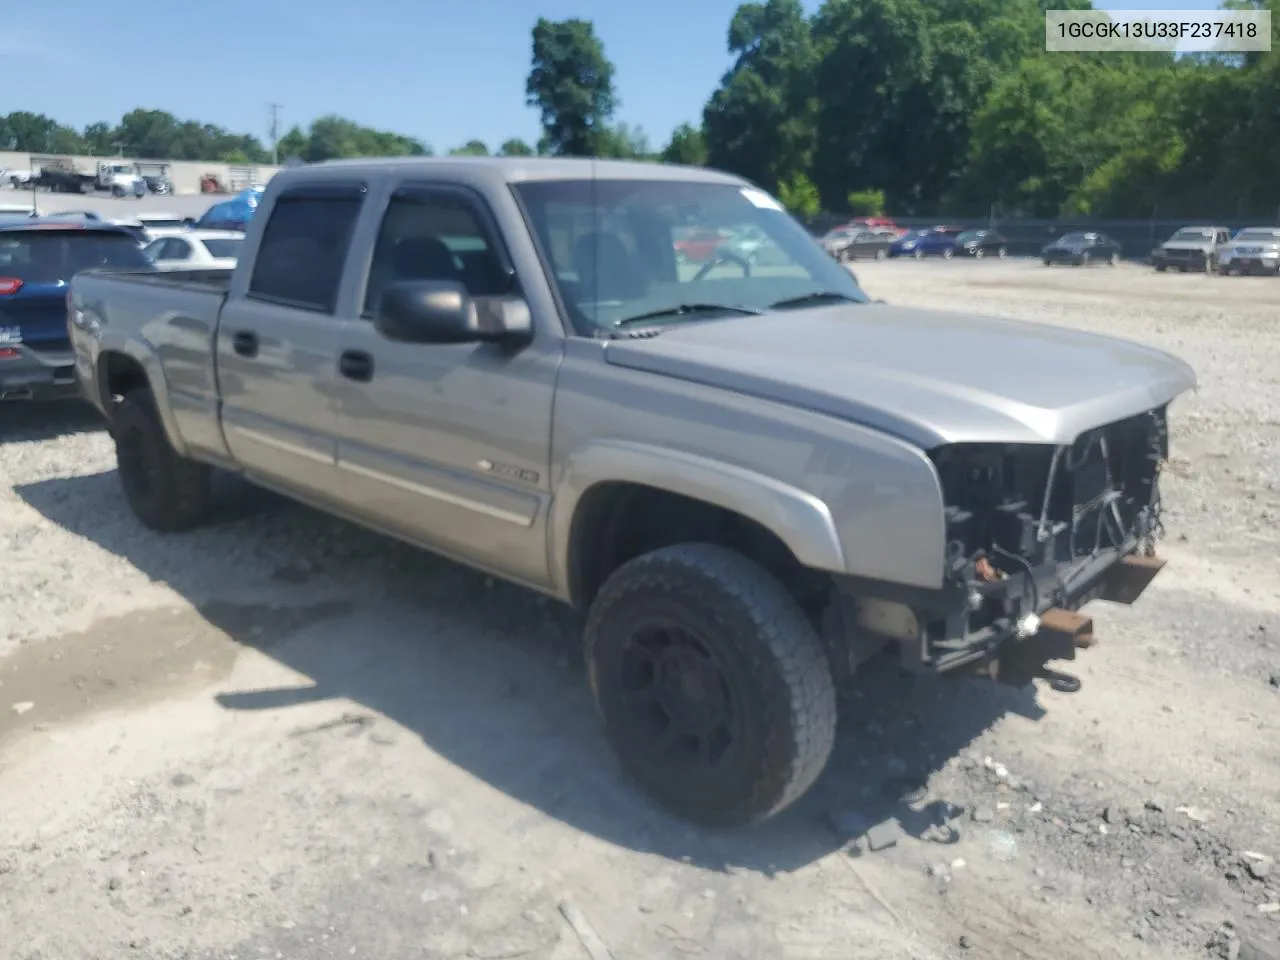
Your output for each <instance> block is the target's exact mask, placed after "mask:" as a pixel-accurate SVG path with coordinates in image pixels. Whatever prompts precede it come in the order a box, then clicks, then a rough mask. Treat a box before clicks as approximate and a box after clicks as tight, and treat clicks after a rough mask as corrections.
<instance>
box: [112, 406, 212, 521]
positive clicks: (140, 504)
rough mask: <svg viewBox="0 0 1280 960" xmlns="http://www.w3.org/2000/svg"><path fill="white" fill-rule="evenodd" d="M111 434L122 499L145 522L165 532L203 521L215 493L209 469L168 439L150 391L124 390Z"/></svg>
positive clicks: (114, 417) (116, 409) (114, 415)
mask: <svg viewBox="0 0 1280 960" xmlns="http://www.w3.org/2000/svg"><path fill="white" fill-rule="evenodd" d="M111 436H112V439H114V440H115V444H116V466H117V470H118V472H119V474H120V485H121V487H123V488H124V497H125V500H126V501H127V502H128V504H129V509H131V510H132V511H133V513H134V515H135V516H137V518H138V519H139V520H141V521H142V523H143V524H144V525H146V526H148V527H150V528H151V529H152V530H160V531H163V532H166V533H169V532H177V531H181V530H191V529H193V528H195V527H197V526H199V525H200V524H201V523H203V522H204V520H205V519H206V518H207V516H208V514H209V507H210V504H211V501H212V496H213V494H212V473H213V472H212V470H211V469H210V468H209V467H207V466H205V465H204V464H203V463H197V462H196V461H194V460H188V459H187V458H186V457H184V456H182V455H181V454H179V453H178V451H176V450H175V449H174V448H173V446H172V444H170V443H169V437H168V435H167V434H166V433H165V430H164V424H163V423H162V422H161V420H160V412H159V411H158V410H157V409H156V402H155V397H154V396H153V395H152V393H151V391H150V390H148V389H145V388H142V389H137V390H131V391H129V392H128V393H127V394H125V395H124V398H123V399H122V400H121V401H120V403H119V404H118V405H117V406H116V408H115V411H114V414H113V416H112V418H111Z"/></svg>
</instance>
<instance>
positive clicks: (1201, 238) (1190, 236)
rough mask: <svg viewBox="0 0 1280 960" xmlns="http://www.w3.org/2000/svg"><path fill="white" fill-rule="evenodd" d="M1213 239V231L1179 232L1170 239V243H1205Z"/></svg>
mask: <svg viewBox="0 0 1280 960" xmlns="http://www.w3.org/2000/svg"><path fill="white" fill-rule="evenodd" d="M1212 239H1213V231H1212V230H1179V231H1178V232H1177V233H1175V234H1174V235H1173V236H1172V237H1170V238H1169V242H1170V243H1203V242H1205V241H1206V240H1212Z"/></svg>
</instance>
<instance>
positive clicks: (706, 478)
mask: <svg viewBox="0 0 1280 960" xmlns="http://www.w3.org/2000/svg"><path fill="white" fill-rule="evenodd" d="M747 228H755V229H758V230H759V231H760V232H761V233H763V235H764V237H765V240H764V243H765V245H766V246H767V248H768V249H767V250H765V249H762V250H761V254H762V255H761V256H760V257H759V262H760V263H768V264H769V266H768V267H763V266H756V265H753V264H752V263H751V262H749V261H748V260H747V259H746V258H744V257H741V256H740V255H738V254H736V253H734V252H733V251H732V250H730V249H728V248H727V247H722V248H719V249H718V250H717V252H716V253H715V254H714V256H713V257H712V258H711V259H709V260H707V261H705V262H687V260H685V261H682V260H681V258H680V257H678V255H677V251H676V239H677V238H678V237H681V236H684V235H685V234H687V233H688V232H689V231H690V230H694V231H708V232H710V231H723V232H725V233H728V234H732V233H738V232H741V231H742V230H744V229H747ZM766 253H767V256H765V255H764V254H766ZM68 319H69V327H70V330H71V334H72V338H73V342H74V351H75V357H76V369H77V372H78V376H79V380H80V383H81V385H82V388H83V390H84V391H85V395H86V396H87V398H88V399H89V400H90V401H91V402H92V403H93V404H95V405H96V406H97V407H98V409H99V410H100V411H101V412H102V413H103V414H104V415H105V416H106V417H107V419H108V422H109V425H110V431H111V434H112V436H113V438H114V442H115V447H116V457H117V463H118V466H119V476H120V482H121V485H122V488H123V493H124V496H125V498H126V500H127V502H128V504H129V506H130V507H131V508H132V510H133V512H134V513H135V514H136V515H137V517H138V518H139V519H140V520H141V522H142V523H144V524H145V525H147V526H149V527H151V528H154V529H156V530H162V531H182V530H187V529H190V528H192V527H195V526H196V525H197V524H200V523H202V522H203V521H205V520H206V518H207V517H208V515H209V504H210V479H211V471H212V470H214V469H217V468H223V469H226V470H231V471H237V472H239V473H240V474H242V475H244V476H246V477H248V478H249V479H251V480H253V481H255V482H257V483H259V484H262V485H264V486H266V487H269V488H273V489H275V490H277V491H281V492H283V493H285V494H287V495H290V496H292V497H295V498H297V499H298V500H300V501H304V502H306V503H310V504H313V505H316V506H318V507H320V508H321V509H324V510H326V511H329V512H331V513H334V514H337V515H339V516H342V517H346V518H348V519H350V520H353V521H355V522H357V523H360V524H364V525H366V526H368V527H370V528H373V529H376V530H379V531H383V532H385V533H388V534H391V535H393V536H396V537H400V538H402V539H404V540H406V541H409V542H412V543H414V544H418V545H421V546H422V547H425V548H428V549H430V550H433V551H436V552H438V553H441V554H444V555H446V556H448V557H452V558H454V559H456V560H459V561H462V562H464V563H466V564H470V565H472V566H474V567H476V568H479V569H481V570H484V571H487V572H489V573H491V574H494V575H497V576H500V577H503V578H506V579H507V580H510V581H513V582H516V583H519V584H523V585H525V586H527V587H529V588H531V589H533V590H536V591H541V592H543V593H545V594H548V595H550V596H552V597H555V598H557V599H559V600H561V601H564V602H566V603H569V604H572V605H574V606H575V607H577V608H580V609H583V610H585V611H586V612H587V615H586V620H585V636H584V648H585V657H586V662H587V667H588V670H587V673H588V677H589V682H590V688H591V691H592V694H593V696H594V698H595V701H596V704H597V706H598V708H599V711H600V713H601V715H602V719H603V725H604V730H605V734H606V736H607V738H608V740H609V742H610V744H611V745H612V747H613V748H614V750H615V752H616V754H617V755H618V757H619V759H620V761H621V762H622V765H623V766H624V768H625V769H626V770H627V771H628V772H629V773H630V774H631V775H632V776H633V777H634V779H635V780H636V781H638V783H639V784H640V785H641V786H642V787H643V788H644V789H645V790H646V791H647V792H648V793H649V794H650V795H651V796H652V797H654V798H656V799H657V800H658V801H659V802H661V803H662V804H664V805H665V806H666V807H667V808H669V809H671V810H673V811H675V812H676V813H678V814H679V815H681V816H683V817H685V818H688V819H690V820H693V821H697V822H702V823H711V824H744V823H753V822H759V821H761V820H763V819H765V818H767V817H769V816H771V815H773V814H775V813H777V812H778V811H779V810H782V809H783V808H785V807H787V806H788V805H789V804H791V803H792V802H793V801H795V800H796V799H797V798H798V797H799V796H801V795H802V794H804V793H805V792H806V791H807V790H808V788H809V787H810V786H811V785H812V784H813V783H814V781H815V779H816V778H817V777H818V775H819V773H820V772H821V771H822V770H823V768H824V767H825V765H826V763H827V760H828V758H829V755H830V753H831V749H832V745H833V742H834V737H835V728H836V715H837V710H836V703H837V690H838V689H840V688H841V687H842V686H843V685H846V684H850V683H856V682H857V681H858V679H859V678H858V677H857V676H856V674H857V673H858V669H859V667H860V666H861V665H863V664H864V663H865V662H866V661H868V660H869V659H870V658H872V657H873V656H879V655H882V654H883V655H886V656H890V657H895V658H896V660H897V662H899V663H901V665H902V666H904V667H906V668H907V669H908V670H912V671H922V672H947V673H951V674H955V675H962V674H964V675H970V676H972V675H978V676H983V677H987V678H989V679H995V680H999V681H1004V682H1008V683H1016V684H1019V685H1025V684H1029V683H1031V682H1032V680H1033V679H1035V678H1036V677H1043V678H1045V679H1047V680H1048V681H1049V682H1050V683H1051V684H1054V685H1055V686H1057V687H1058V688H1060V689H1066V690H1071V689H1076V688H1078V685H1079V681H1077V680H1075V678H1073V677H1071V676H1069V675H1067V674H1063V673H1060V672H1058V671H1056V670H1054V669H1052V668H1050V667H1048V666H1047V664H1048V663H1050V662H1052V661H1055V660H1062V659H1072V658H1073V657H1074V656H1075V651H1076V649H1077V648H1078V647H1080V648H1082V647H1085V646H1088V645H1089V644H1090V643H1091V642H1092V627H1091V621H1090V620H1089V618H1087V617H1085V616H1084V615H1082V614H1080V613H1079V612H1078V608H1079V607H1080V606H1081V605H1083V604H1085V603H1086V602H1088V601H1090V600H1094V599H1103V600H1111V601H1115V602H1120V603H1131V602H1133V600H1135V599H1136V598H1137V596H1138V595H1139V594H1140V593H1142V592H1143V590H1144V589H1145V587H1146V586H1147V584H1148V583H1149V582H1150V581H1151V579H1152V578H1153V577H1154V576H1155V575H1156V573H1157V572H1158V571H1159V570H1160V568H1161V566H1162V564H1163V560H1162V559H1161V558H1158V557H1156V556H1155V550H1154V548H1155V543H1156V540H1157V538H1158V537H1159V535H1160V534H1161V530H1162V527H1161V523H1160V498H1159V492H1158V479H1159V476H1158V475H1159V470H1160V467H1161V464H1162V463H1163V462H1164V460H1165V459H1166V456H1167V448H1168V433H1167V408H1168V406H1169V404H1170V402H1171V401H1172V400H1174V399H1175V398H1176V397H1178V396H1179V395H1180V394H1183V393H1184V392H1186V391H1187V390H1189V389H1191V388H1193V387H1194V386H1195V376H1194V373H1193V372H1192V370H1191V369H1190V368H1189V367H1188V366H1187V365H1186V364H1185V363H1183V362H1182V361H1180V360H1178V359H1176V358H1174V357H1172V356H1169V355H1168V354H1165V353H1162V352H1160V351H1157V350H1154V349H1151V348H1149V347H1146V346H1140V345H1138V344H1134V343H1129V342H1125V341H1121V340H1115V339H1111V338H1109V337H1103V336H1098V335H1093V334H1088V333H1082V332H1077V331H1073V330H1065V329H1057V328H1054V327H1049V326H1042V325H1038V324H1023V323H1016V322H1012V321H1006V320H994V319H985V318H982V317H975V316H967V315H963V314H954V313H947V312H935V311H927V310H917V309H908V308H901V307H895V306H892V305H890V304H884V303H878V302H874V301H873V300H872V299H871V298H870V297H868V296H867V295H866V294H865V293H864V291H863V290H862V289H861V288H860V287H859V286H858V284H857V282H856V281H855V280H854V278H853V276H852V275H851V274H850V272H849V271H848V270H847V269H846V268H845V267H844V266H842V265H840V264H838V263H836V262H835V261H833V260H832V259H831V258H830V257H829V256H827V254H826V253H825V252H824V251H823V249H822V247H821V246H820V245H818V243H816V242H815V241H814V240H813V239H812V238H811V237H810V236H809V234H808V233H807V231H805V229H804V228H803V227H801V226H800V224H799V223H797V222H796V221H795V220H794V219H792V218H791V217H790V216H789V215H788V214H787V213H786V212H784V210H783V209H782V207H781V206H780V205H779V204H778V202H777V201H776V200H775V199H774V198H773V197H772V196H771V195H769V194H768V193H767V192H765V191H763V190H760V189H758V188H757V187H755V186H754V185H752V184H751V183H749V182H746V181H744V180H742V179H739V178H737V177H734V176H731V175H728V174H725V173H720V172H715V171H711V170H702V169H694V168H688V167H674V166H664V165H660V164H649V163H628V162H623V161H603V160H591V159H568V158H565V159H548V158H538V159H528V158H488V157H485V158H481V157H466V158H463V157H442V158H428V159H419V158H414V159H409V158H403V159H387V160H359V161H355V160H335V161H328V162H324V163H318V164H311V165H307V166H304V167H298V168H293V169H287V170H284V171H282V172H280V173H279V174H277V175H276V176H275V177H274V178H272V180H271V182H270V184H269V185H268V186H267V188H266V192H265V194H264V195H263V198H262V204H261V207H260V208H259V209H258V211H257V213H256V215H255V216H254V217H253V219H252V220H251V221H250V222H249V224H248V230H247V233H246V237H245V242H244V246H243V248H242V250H241V254H240V258H239V260H238V262H237V264H236V266H235V267H234V269H233V270H231V271H226V270H223V271H210V270H193V271H174V272H165V273H163V274H156V273H146V272H139V273H137V274H136V275H132V274H129V273H127V272H121V273H118V274H113V275H111V276H105V275H96V274H86V275H83V276H80V277H77V278H76V279H75V280H74V281H73V282H72V284H71V297H70V303H69V318H68Z"/></svg>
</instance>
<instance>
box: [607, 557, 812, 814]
mask: <svg viewBox="0 0 1280 960" xmlns="http://www.w3.org/2000/svg"><path fill="white" fill-rule="evenodd" d="M585 646H586V659H587V668H588V673H589V676H590V680H591V689H592V693H593V694H594V696H595V699H596V704H597V706H598V707H599V710H600V713H601V715H602V716H603V718H604V725H605V731H606V734H607V736H608V738H609V742H610V744H611V745H612V747H613V749H614V751H615V752H616V753H617V755H618V757H619V759H620V761H621V763H622V764H623V766H624V767H625V768H626V770H627V771H628V772H629V773H630V774H631V775H632V776H633V777H634V778H635V779H636V780H637V781H638V782H639V783H640V785H641V786H642V787H643V788H644V789H645V790H646V791H647V792H648V793H649V794H650V795H651V796H653V797H654V798H655V799H656V800H657V801H658V802H659V803H661V804H662V805H663V806H664V807H666V808H667V809H669V810H671V811H672V812H674V813H676V814H678V815H679V816H682V817H684V818H686V819H689V820H693V821H696V822H699V823H704V824H710V825H721V826H730V825H742V824H748V823H755V822H759V821H762V820H765V819H767V818H768V817H770V816H772V815H773V814H775V813H777V812H779V811H780V810H782V809H783V808H785V807H787V806H789V805H790V804H791V803H792V802H794V801H795V800H796V799H797V798H799V797H800V796H801V795H802V794H804V793H805V792H806V791H807V790H808V789H809V787H810V786H812V785H813V783H814V781H815V780H816V779H817V778H818V775H819V774H820V773H821V772H822V770H823V768H824V767H825V766H826V763H827V759H828V758H829V756H830V754H831V748H832V745H833V743H834V740H835V728H836V698H835V685H834V682H833V680H832V676H831V669H830V666H829V663H828V660H827V656H826V653H825V651H824V649H823V646H822V643H821V641H820V640H819V639H818V637H817V635H816V634H815V632H814V630H813V628H812V626H810V624H809V621H808V619H807V618H806V617H805V615H804V613H803V612H802V611H801V609H800V607H799V606H798V605H797V604H796V602H795V601H794V600H793V599H792V598H791V596H790V595H789V594H788V593H787V592H786V590H785V589H783V587H782V585H781V584H779V583H778V581H777V580H775V579H774V578H773V577H771V576H770V575H769V574H768V573H766V572H765V571H764V570H763V569H761V568H760V567H759V566H757V565H756V564H755V563H753V562H752V561H750V560H748V559H747V558H746V557H744V556H742V555H741V554H738V553H735V552H733V551H731V550H727V549H725V548H723V547H719V546H715V545H712V544H681V545H678V546H674V547H666V548H663V549H661V550H656V551H654V552H652V553H649V554H646V555H644V556H642V557H639V558H637V559H635V560H632V561H631V562H629V563H627V564H625V565H623V566H622V567H621V568H620V569H619V570H617V571H616V572H615V573H614V574H613V576H611V577H610V578H609V580H608V582H607V583H605V585H604V587H603V588H602V589H601V591H600V594H599V596H598V597H597V598H596V600H595V603H594V604H593V605H592V607H591V611H590V614H589V616H588V619H587V628H586V636H585Z"/></svg>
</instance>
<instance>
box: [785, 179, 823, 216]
mask: <svg viewBox="0 0 1280 960" xmlns="http://www.w3.org/2000/svg"><path fill="white" fill-rule="evenodd" d="M778 202H779V203H781V204H782V205H783V206H784V207H786V208H787V210H789V211H790V212H791V213H792V214H793V215H795V216H797V217H799V218H800V219H801V220H812V219H813V218H814V217H816V216H817V215H818V213H819V212H820V211H821V210H822V197H821V196H820V195H819V194H818V188H817V187H816V186H814V184H813V181H812V180H810V179H809V178H808V177H807V176H805V175H804V174H803V173H795V174H792V175H791V176H790V177H789V178H788V179H786V180H784V181H783V182H782V183H780V184H778Z"/></svg>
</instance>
